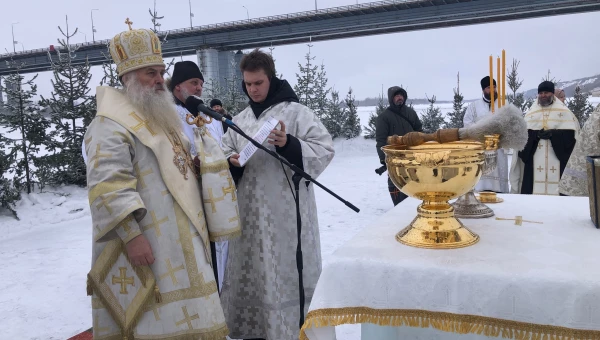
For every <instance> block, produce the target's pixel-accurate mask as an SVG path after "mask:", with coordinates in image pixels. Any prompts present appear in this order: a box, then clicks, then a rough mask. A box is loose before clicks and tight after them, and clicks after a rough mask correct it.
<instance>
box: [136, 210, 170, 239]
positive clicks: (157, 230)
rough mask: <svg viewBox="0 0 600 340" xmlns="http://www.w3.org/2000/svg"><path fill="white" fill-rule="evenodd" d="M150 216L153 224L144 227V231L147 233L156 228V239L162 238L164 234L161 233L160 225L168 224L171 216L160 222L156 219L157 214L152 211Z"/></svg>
mask: <svg viewBox="0 0 600 340" xmlns="http://www.w3.org/2000/svg"><path fill="white" fill-rule="evenodd" d="M150 216H151V217H152V223H150V224H148V225H146V226H143V227H142V229H143V230H144V231H146V230H150V229H152V228H155V229H154V231H156V237H160V236H162V233H161V232H160V225H161V224H163V223H166V222H168V221H169V216H166V217H165V218H163V219H162V220H160V221H159V220H158V219H157V218H156V212H154V211H151V212H150Z"/></svg>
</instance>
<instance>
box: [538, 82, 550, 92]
mask: <svg viewBox="0 0 600 340" xmlns="http://www.w3.org/2000/svg"><path fill="white" fill-rule="evenodd" d="M540 92H550V93H554V83H553V82H551V81H548V80H546V81H543V82H542V83H541V84H540V86H538V93H540Z"/></svg>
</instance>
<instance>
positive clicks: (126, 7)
mask: <svg viewBox="0 0 600 340" xmlns="http://www.w3.org/2000/svg"><path fill="white" fill-rule="evenodd" d="M2 2H3V4H2V6H1V8H2V11H1V12H0V50H1V51H2V53H5V49H8V50H11V51H12V44H11V41H12V37H11V26H12V25H11V23H13V22H18V24H16V25H14V35H15V40H16V41H18V42H19V44H18V45H17V46H16V48H17V49H18V50H21V49H22V48H23V47H24V48H25V50H28V49H34V48H46V47H48V46H49V45H51V44H56V38H57V37H59V35H60V32H59V31H58V28H57V26H59V25H60V26H62V27H64V26H65V15H68V17H69V25H70V28H71V30H73V29H74V28H75V27H78V28H79V30H80V32H81V33H82V34H78V35H77V36H76V37H74V38H73V42H83V41H85V39H86V38H87V40H88V41H91V40H92V29H91V26H92V24H91V19H90V11H91V9H93V8H97V9H99V10H98V11H94V14H93V15H94V25H95V27H96V30H97V32H96V40H100V39H108V38H112V37H113V36H114V35H115V34H117V33H119V32H120V31H123V30H126V29H127V26H126V25H125V24H124V21H125V18H126V17H129V18H130V19H131V21H133V22H134V24H133V27H134V28H141V27H145V28H150V27H151V26H152V23H151V21H150V16H149V14H148V9H149V8H151V7H153V3H154V1H153V0H135V1H134V0H130V1H126V0H102V1H89V0H85V1H84V0H57V1H45V0H44V1H42V0H19V1H10V2H8V0H6V1H2ZM7 2H8V3H7ZM364 2H367V1H358V3H364ZM156 3H157V4H156V7H157V11H158V14H159V15H164V16H165V18H164V19H163V20H162V21H161V23H162V26H161V30H169V29H176V28H183V27H189V4H188V3H189V2H188V0H169V1H166V0H157V1H156ZM191 3H192V12H193V13H194V15H195V17H194V26H199V25H202V24H211V23H218V22H226V21H234V20H243V19H246V15H247V12H246V8H247V9H248V14H249V16H250V18H257V17H262V16H269V15H276V14H285V13H292V12H301V11H307V10H314V8H315V2H314V1H313V0H294V1H289V0H255V1H249V0H245V1H244V0H227V1H220V0H219V1H206V0H191ZM353 3H356V1H353V0H318V4H317V5H318V7H319V8H326V7H335V6H342V5H349V4H353ZM243 6H245V7H246V8H244V7H243ZM598 22H600V12H593V13H586V14H576V15H561V16H554V17H547V18H542V19H530V20H520V21H511V22H503V23H493V24H482V25H473V26H462V27H456V28H443V29H435V30H426V31H416V32H408V33H395V34H385V35H377V36H369V37H363V38H352V39H341V40H333V41H326V42H316V43H313V45H314V46H313V47H312V52H313V54H314V55H315V56H316V57H317V58H316V61H318V62H321V61H323V62H324V64H325V67H326V71H327V74H328V77H329V85H331V86H335V88H336V89H338V90H339V91H340V92H345V91H347V90H348V87H350V86H351V87H352V88H353V89H354V92H355V95H356V97H357V99H361V98H364V97H367V96H376V95H378V94H379V93H380V92H381V88H382V85H383V87H384V88H386V89H387V87H389V86H393V85H400V84H403V85H404V87H405V88H406V89H407V91H408V95H409V97H412V98H423V97H424V96H425V95H426V94H427V95H429V96H431V95H436V96H437V97H438V99H451V98H452V89H453V88H454V87H456V74H457V73H458V72H460V75H461V85H460V88H461V90H462V92H463V94H464V95H465V97H466V98H476V97H478V96H479V95H480V94H481V88H480V86H479V80H480V79H481V78H482V77H483V76H485V75H486V74H487V73H488V72H489V71H488V57H489V55H490V54H493V55H494V56H497V55H500V53H501V51H502V49H506V52H507V59H508V60H507V64H508V63H509V61H510V60H511V59H512V58H516V59H519V60H520V61H521V65H520V69H519V73H520V76H521V78H523V79H524V80H525V82H524V84H523V89H530V88H534V87H537V85H538V84H539V82H540V81H541V78H542V77H544V76H545V74H546V73H547V72H548V70H549V69H550V70H551V73H552V76H554V77H556V78H557V79H559V80H572V79H576V78H582V77H586V76H591V75H595V74H600V63H599V62H598V55H599V53H600V44H598V34H599V31H598V28H597V23H598ZM84 34H85V35H84ZM21 44H22V45H21ZM264 50H265V51H268V49H267V48H266V47H265V49H264ZM307 50H308V47H307V46H306V45H305V44H297V45H287V46H278V47H276V48H275V50H274V51H273V55H274V57H275V58H276V65H277V71H278V72H279V73H283V75H284V78H286V79H288V81H290V83H292V84H295V82H296V77H295V73H296V72H297V70H298V62H302V60H303V56H304V55H305V54H306V52H307ZM193 58H194V57H190V58H186V59H193ZM168 60H170V59H168ZM168 60H167V61H168ZM494 70H495V69H494ZM93 73H94V78H93V80H92V83H91V85H93V86H96V85H97V84H98V83H99V81H100V78H101V73H102V71H101V69H100V68H99V67H95V68H94V70H93ZM49 79H50V74H49V73H45V74H40V76H39V78H38V81H37V83H38V87H39V92H40V93H42V94H46V93H49V92H50V90H51V86H50V81H49Z"/></svg>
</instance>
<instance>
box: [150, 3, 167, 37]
mask: <svg viewBox="0 0 600 340" xmlns="http://www.w3.org/2000/svg"><path fill="white" fill-rule="evenodd" d="M148 12H149V13H150V18H151V20H152V26H153V27H154V28H152V31H153V32H154V33H158V31H159V30H160V22H158V21H159V20H161V19H164V18H165V17H164V16H162V17H161V16H158V13H157V12H156V0H154V11H152V10H151V9H150V8H148Z"/></svg>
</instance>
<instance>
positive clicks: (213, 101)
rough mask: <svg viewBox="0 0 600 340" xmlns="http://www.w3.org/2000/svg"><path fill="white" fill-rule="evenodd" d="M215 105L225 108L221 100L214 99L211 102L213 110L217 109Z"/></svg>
mask: <svg viewBox="0 0 600 340" xmlns="http://www.w3.org/2000/svg"><path fill="white" fill-rule="evenodd" d="M215 105H219V106H223V103H221V101H220V100H218V99H213V100H211V101H210V107H211V108H212V107H215Z"/></svg>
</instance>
